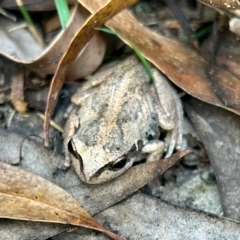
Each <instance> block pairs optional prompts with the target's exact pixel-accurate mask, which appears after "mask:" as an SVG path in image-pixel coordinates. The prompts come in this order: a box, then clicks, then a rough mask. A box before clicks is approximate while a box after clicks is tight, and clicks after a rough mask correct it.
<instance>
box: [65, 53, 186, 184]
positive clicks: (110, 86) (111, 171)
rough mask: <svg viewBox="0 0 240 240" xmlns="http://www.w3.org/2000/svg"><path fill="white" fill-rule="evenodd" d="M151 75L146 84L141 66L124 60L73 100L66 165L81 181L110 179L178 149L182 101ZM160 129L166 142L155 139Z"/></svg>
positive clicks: (162, 80)
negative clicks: (97, 83)
mask: <svg viewBox="0 0 240 240" xmlns="http://www.w3.org/2000/svg"><path fill="white" fill-rule="evenodd" d="M152 72H153V76H154V82H153V84H150V80H149V76H148V74H147V73H146V70H145V68H144V67H143V66H142V64H141V63H140V62H139V61H138V60H137V59H136V58H135V57H133V56H132V57H129V58H127V59H126V60H124V61H123V62H121V63H117V64H116V65H115V66H114V67H112V68H111V70H110V73H111V74H108V79H107V80H106V81H105V82H103V83H102V84H101V85H100V86H99V87H98V88H95V89H94V90H93V92H92V93H91V94H90V95H89V96H88V97H87V98H85V99H84V100H82V101H80V102H78V104H80V106H79V107H78V108H77V109H76V110H75V111H74V112H73V113H72V114H71V116H70V118H69V120H68V123H67V125H66V128H65V134H64V145H65V154H66V166H69V165H70V162H71V161H72V164H73V166H74V168H75V171H76V172H77V174H78V175H79V176H80V178H81V179H82V180H83V181H85V182H86V183H90V184H97V183H103V182H106V181H109V180H111V179H114V178H116V177H118V176H119V175H121V174H122V173H124V172H125V171H126V170H127V169H128V168H130V167H131V166H132V165H133V163H134V162H136V161H140V160H142V159H143V158H146V159H147V160H148V161H154V160H157V159H159V158H160V157H161V155H162V154H163V152H164V151H166V152H167V153H166V155H165V157H168V156H170V155H171V154H172V152H173V150H174V148H175V147H176V148H179V146H180V145H181V139H182V106H181V103H180V101H179V98H178V96H177V94H176V92H175V91H174V90H173V88H172V87H171V86H170V84H169V83H168V82H167V80H166V79H165V78H164V77H163V75H162V74H161V73H159V71H157V70H156V69H153V70H152ZM108 73H109V71H108ZM102 78H104V77H102ZM79 94H80V93H79V92H78V93H77V95H79ZM74 98H75V99H78V98H77V97H76V96H75V97H74ZM161 129H164V130H167V131H168V134H167V137H166V141H165V143H163V142H162V141H160V140H159V136H160V131H161Z"/></svg>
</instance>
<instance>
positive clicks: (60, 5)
mask: <svg viewBox="0 0 240 240" xmlns="http://www.w3.org/2000/svg"><path fill="white" fill-rule="evenodd" d="M54 1H55V5H56V8H57V12H58V17H59V19H60V23H61V26H62V28H66V26H67V24H68V21H69V19H70V11H69V8H68V5H67V2H66V0H54Z"/></svg>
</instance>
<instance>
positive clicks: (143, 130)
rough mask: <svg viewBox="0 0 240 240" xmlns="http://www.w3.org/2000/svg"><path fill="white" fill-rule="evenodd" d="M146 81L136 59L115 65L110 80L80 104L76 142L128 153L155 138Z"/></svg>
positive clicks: (155, 122)
mask: <svg viewBox="0 0 240 240" xmlns="http://www.w3.org/2000/svg"><path fill="white" fill-rule="evenodd" d="M149 87H150V86H149V78H148V75H147V74H146V71H145V69H144V68H143V66H142V65H141V64H139V63H138V61H137V60H136V59H130V60H129V59H127V60H125V61H124V62H123V63H122V64H120V65H117V66H116V68H115V69H114V71H113V73H112V75H111V77H110V78H109V79H108V80H107V82H105V83H103V84H102V85H101V86H100V88H99V89H97V90H96V92H95V93H94V94H93V95H92V96H91V97H90V98H88V99H87V100H86V101H85V102H83V106H82V108H81V109H80V125H81V129H80V138H81V140H83V141H84V142H85V144H86V145H89V146H90V145H93V144H95V143H96V142H101V143H102V144H103V145H108V148H111V149H112V148H114V149H116V148H118V146H121V148H122V149H123V151H127V150H129V146H130V147H131V146H132V145H133V144H134V143H135V142H136V141H138V140H143V142H144V141H146V140H147V139H149V138H157V137H158V135H159V130H158V120H157V114H156V113H155V109H154V106H153V103H152V100H151V96H150V95H149Z"/></svg>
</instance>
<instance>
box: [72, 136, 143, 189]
mask: <svg viewBox="0 0 240 240" xmlns="http://www.w3.org/2000/svg"><path fill="white" fill-rule="evenodd" d="M137 145H138V146H136V144H133V146H132V148H131V149H130V150H128V151H126V150H125V151H124V150H123V149H122V150H121V149H120V148H118V147H115V149H114V150H113V148H112V147H107V146H104V145H101V144H96V145H92V146H86V144H85V143H84V142H83V141H81V140H80V139H79V138H78V137H77V136H73V138H72V139H71V141H70V142H69V144H68V147H69V151H70V153H71V159H72V164H73V167H74V169H75V171H76V173H77V174H78V176H79V177H80V178H81V179H82V180H83V181H84V182H86V183H89V184H99V183H104V182H107V181H110V180H112V179H115V178H116V177H118V176H120V175H121V174H123V173H124V172H125V171H126V170H127V169H129V168H130V167H131V166H132V165H133V163H134V162H135V161H136V158H138V157H139V155H140V152H141V148H142V143H140V142H139V143H138V144H137Z"/></svg>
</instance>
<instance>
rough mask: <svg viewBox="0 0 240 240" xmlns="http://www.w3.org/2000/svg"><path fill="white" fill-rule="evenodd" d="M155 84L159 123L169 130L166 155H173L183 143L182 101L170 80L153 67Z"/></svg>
mask: <svg viewBox="0 0 240 240" xmlns="http://www.w3.org/2000/svg"><path fill="white" fill-rule="evenodd" d="M153 77H154V86H155V91H156V93H157V98H158V99H157V100H155V107H156V111H157V113H158V119H159V125H160V127H161V128H162V129H164V130H167V131H168V133H167V136H166V139H165V145H166V148H167V149H165V151H166V154H165V157H169V156H171V155H172V153H173V151H174V149H175V148H176V149H177V150H179V149H180V147H181V144H182V128H183V127H182V124H183V110H182V104H181V101H180V99H179V97H178V95H177V93H176V91H175V89H173V87H172V86H171V85H170V83H169V82H168V80H167V79H166V78H165V77H164V76H163V75H162V74H161V73H160V72H159V71H157V70H156V69H153Z"/></svg>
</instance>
